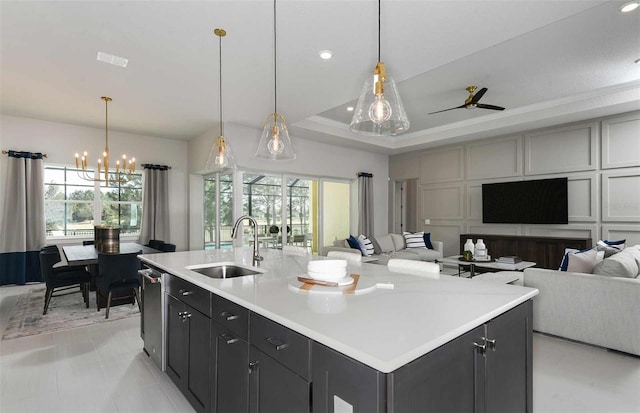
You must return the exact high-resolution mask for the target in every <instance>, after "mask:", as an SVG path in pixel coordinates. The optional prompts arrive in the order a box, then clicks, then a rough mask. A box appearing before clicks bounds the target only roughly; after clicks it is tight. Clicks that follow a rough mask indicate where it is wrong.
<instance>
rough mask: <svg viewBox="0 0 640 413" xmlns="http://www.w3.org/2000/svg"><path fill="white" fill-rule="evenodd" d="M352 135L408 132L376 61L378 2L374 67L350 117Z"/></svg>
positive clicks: (393, 88)
mask: <svg viewBox="0 0 640 413" xmlns="http://www.w3.org/2000/svg"><path fill="white" fill-rule="evenodd" d="M349 129H351V131H352V132H357V133H360V134H363V135H370V136H384V135H397V134H399V133H403V132H406V131H407V130H408V129H409V119H408V118H407V114H406V112H405V111H404V107H403V106H402V100H401V99H400V94H399V93H398V88H397V87H396V84H395V82H394V81H393V79H392V78H391V77H389V76H387V73H386V70H385V67H384V63H383V62H382V61H381V59H380V0H378V63H376V67H375V69H374V71H373V76H372V77H370V78H368V79H367V80H366V81H365V82H364V86H363V87H362V92H361V93H360V99H358V105H357V106H356V109H355V110H354V113H353V119H351V125H350V126H349Z"/></svg>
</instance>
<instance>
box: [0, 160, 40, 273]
mask: <svg viewBox="0 0 640 413" xmlns="http://www.w3.org/2000/svg"><path fill="white" fill-rule="evenodd" d="M8 155H9V156H8V158H7V168H6V175H5V188H4V193H3V194H2V198H3V200H4V201H3V208H2V217H1V218H0V285H4V284H21V285H22V284H25V283H27V282H30V281H42V276H41V274H40V261H39V253H40V248H42V247H44V246H45V244H46V241H47V234H46V227H45V219H44V162H43V160H42V157H43V155H42V154H41V153H32V152H18V151H8Z"/></svg>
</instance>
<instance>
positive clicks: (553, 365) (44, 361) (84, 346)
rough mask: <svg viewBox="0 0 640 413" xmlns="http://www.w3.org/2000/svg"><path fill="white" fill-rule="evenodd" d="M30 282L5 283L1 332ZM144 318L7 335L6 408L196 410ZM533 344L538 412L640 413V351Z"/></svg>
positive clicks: (1, 344)
mask: <svg viewBox="0 0 640 413" xmlns="http://www.w3.org/2000/svg"><path fill="white" fill-rule="evenodd" d="M26 288H30V287H29V286H22V287H16V286H8V287H7V286H5V287H2V288H0V333H1V332H2V331H4V328H5V326H6V322H7V319H8V315H9V313H10V311H11V308H12V307H13V304H14V303H15V299H16V296H17V295H19V294H20V293H21V292H23V291H24V290H25V289H26ZM139 321H140V320H139V318H137V317H136V318H133V319H128V320H120V321H113V322H109V323H105V324H102V325H98V326H90V327H81V328H77V329H75V330H69V331H66V332H61V333H53V334H46V335H39V336H34V337H25V338H20V339H14V340H9V341H0V412H2V413H14V412H83V413H84V412H192V411H193V409H192V408H191V406H190V405H189V403H188V402H187V401H186V399H185V398H184V397H183V396H182V395H181V394H180V392H179V391H178V390H177V389H176V387H175V386H174V385H173V383H172V382H171V381H170V380H169V379H168V378H167V376H166V375H165V374H163V373H161V372H160V371H159V369H158V368H157V367H156V366H155V364H153V363H152V362H151V361H150V360H149V358H148V357H146V355H144V353H143V352H142V350H141V348H142V340H141V339H140V335H139ZM533 345H534V370H533V380H534V382H533V386H534V387H533V388H534V392H533V393H534V394H533V409H534V412H536V413H574V412H575V413H578V412H580V413H604V412H606V413H612V412H630V413H631V412H634V413H638V412H640V358H638V357H632V356H629V355H625V354H622V353H616V352H609V351H605V350H602V349H599V348H595V347H591V346H587V345H584V344H578V343H573V342H569V341H565V340H561V339H558V338H554V337H549V336H545V335H540V334H534V340H533Z"/></svg>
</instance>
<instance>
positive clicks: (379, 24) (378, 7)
mask: <svg viewBox="0 0 640 413" xmlns="http://www.w3.org/2000/svg"><path fill="white" fill-rule="evenodd" d="M380 1H381V0H378V62H379V61H380Z"/></svg>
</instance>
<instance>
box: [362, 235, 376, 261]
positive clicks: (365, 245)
mask: <svg viewBox="0 0 640 413" xmlns="http://www.w3.org/2000/svg"><path fill="white" fill-rule="evenodd" d="M358 243H359V244H360V249H361V250H362V255H364V256H365V257H370V256H372V255H373V243H371V240H370V239H369V238H367V237H366V236H364V235H362V234H360V236H359V237H358Z"/></svg>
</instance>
